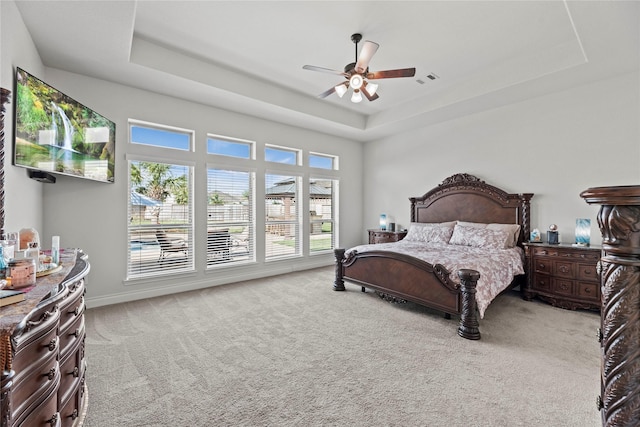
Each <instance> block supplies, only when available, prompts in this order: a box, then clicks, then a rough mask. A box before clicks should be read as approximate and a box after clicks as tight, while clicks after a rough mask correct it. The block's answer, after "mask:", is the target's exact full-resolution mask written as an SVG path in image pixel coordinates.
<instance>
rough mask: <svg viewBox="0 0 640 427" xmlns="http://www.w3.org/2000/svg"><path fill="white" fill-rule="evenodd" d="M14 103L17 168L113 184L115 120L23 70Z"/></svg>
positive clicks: (18, 78)
mask: <svg viewBox="0 0 640 427" xmlns="http://www.w3.org/2000/svg"><path fill="white" fill-rule="evenodd" d="M14 101H15V102H14V112H15V114H14V117H15V127H14V138H13V142H14V144H13V164H14V165H15V166H20V167H25V168H27V169H31V170H37V171H44V172H50V173H54V174H61V175H68V176H74V177H79V178H86V179H91V180H94V181H101V182H111V183H112V182H113V180H114V172H115V148H116V124H115V123H114V122H112V121H111V120H109V119H107V118H106V117H104V116H102V115H100V114H98V113H97V112H95V111H93V110H92V109H91V108H89V107H86V106H84V105H82V104H81V103H79V102H78V101H76V100H74V99H72V98H70V97H69V96H67V95H65V94H64V93H62V92H60V91H59V90H57V89H55V88H54V87H52V86H50V85H48V84H47V83H45V82H43V81H42V80H40V79H38V78H36V77H35V76H33V75H31V74H29V73H28V72H26V71H24V70H22V69H20V68H17V69H16V88H15V99H14Z"/></svg>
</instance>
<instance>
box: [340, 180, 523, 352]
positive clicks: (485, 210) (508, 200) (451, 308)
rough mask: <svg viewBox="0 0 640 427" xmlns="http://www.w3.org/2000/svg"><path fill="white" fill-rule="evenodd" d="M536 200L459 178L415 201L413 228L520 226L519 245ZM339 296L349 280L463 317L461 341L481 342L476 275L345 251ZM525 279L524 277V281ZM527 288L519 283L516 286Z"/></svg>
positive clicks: (391, 297) (388, 254) (380, 253)
mask: <svg viewBox="0 0 640 427" xmlns="http://www.w3.org/2000/svg"><path fill="white" fill-rule="evenodd" d="M532 197H533V194H531V193H526V194H508V193H506V192H505V191H503V190H501V189H499V188H497V187H494V186H492V185H489V184H486V183H485V182H484V181H482V180H480V179H479V178H477V177H475V176H473V175H469V174H456V175H453V176H451V177H449V178H447V179H445V180H444V181H443V182H442V184H440V185H438V186H437V187H435V188H434V189H432V190H430V191H428V192H427V193H426V194H424V195H423V196H421V197H411V198H410V199H409V200H410V201H411V222H447V221H455V220H460V221H468V222H480V223H501V224H520V226H521V227H520V236H519V239H518V245H519V246H522V242H523V241H525V240H526V239H528V236H529V230H530V218H529V215H530V204H529V203H530V200H531V198H532ZM334 252H335V257H336V277H335V282H334V284H333V289H334V290H335V291H344V290H345V286H344V282H345V280H346V281H348V282H352V283H354V284H357V285H360V286H361V287H362V291H363V292H364V291H365V288H370V289H373V290H374V291H377V292H378V293H379V294H380V295H381V296H382V297H384V298H386V299H388V300H393V301H412V302H415V303H417V304H420V305H424V306H426V307H430V308H433V309H436V310H439V311H442V312H444V313H445V316H446V317H450V316H451V315H452V314H453V315H459V316H460V324H459V326H458V335H460V336H461V337H463V338H467V339H476V340H477V339H480V330H479V323H478V314H477V305H476V299H475V293H476V284H477V281H478V278H479V277H480V274H479V273H478V272H477V271H475V270H468V269H461V270H459V271H457V272H456V274H457V276H458V278H459V279H460V280H459V282H458V281H457V280H452V278H451V276H450V275H451V272H449V271H447V269H446V268H445V267H444V266H442V265H440V264H435V265H431V264H429V263H427V262H425V261H422V260H419V259H416V258H413V257H411V256H408V255H403V254H399V253H393V252H386V251H367V252H363V253H354V252H353V251H352V252H350V253H349V255H348V256H347V257H345V252H346V250H345V249H336V250H335V251H334ZM521 279H523V277H521ZM521 283H524V281H523V280H514V283H513V284H512V286H515V285H517V284H521Z"/></svg>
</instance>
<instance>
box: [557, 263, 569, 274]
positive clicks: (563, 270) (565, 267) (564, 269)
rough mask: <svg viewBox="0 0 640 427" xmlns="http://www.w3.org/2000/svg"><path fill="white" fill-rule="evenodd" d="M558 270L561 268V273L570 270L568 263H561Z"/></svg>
mask: <svg viewBox="0 0 640 427" xmlns="http://www.w3.org/2000/svg"><path fill="white" fill-rule="evenodd" d="M558 270H560V272H561V273H568V272H569V268H568V267H567V266H566V265H561V266H560V268H558Z"/></svg>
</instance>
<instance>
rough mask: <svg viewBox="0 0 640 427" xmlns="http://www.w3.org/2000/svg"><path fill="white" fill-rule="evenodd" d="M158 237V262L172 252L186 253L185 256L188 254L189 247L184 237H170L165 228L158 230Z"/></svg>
mask: <svg viewBox="0 0 640 427" xmlns="http://www.w3.org/2000/svg"><path fill="white" fill-rule="evenodd" d="M156 238H157V239H158V244H159V245H160V257H159V258H158V262H160V261H162V260H163V259H165V257H166V256H167V255H169V254H171V253H180V252H182V253H184V256H185V257H186V256H187V250H188V249H189V247H188V246H187V243H186V242H185V241H184V240H182V239H170V238H169V237H168V236H167V233H165V232H164V231H163V230H156Z"/></svg>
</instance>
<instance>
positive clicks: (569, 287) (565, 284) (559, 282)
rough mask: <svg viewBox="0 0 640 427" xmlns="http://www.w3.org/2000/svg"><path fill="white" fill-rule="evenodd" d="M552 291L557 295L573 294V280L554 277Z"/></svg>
mask: <svg viewBox="0 0 640 427" xmlns="http://www.w3.org/2000/svg"><path fill="white" fill-rule="evenodd" d="M553 292H554V293H556V294H559V295H573V280H566V279H554V280H553Z"/></svg>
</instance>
